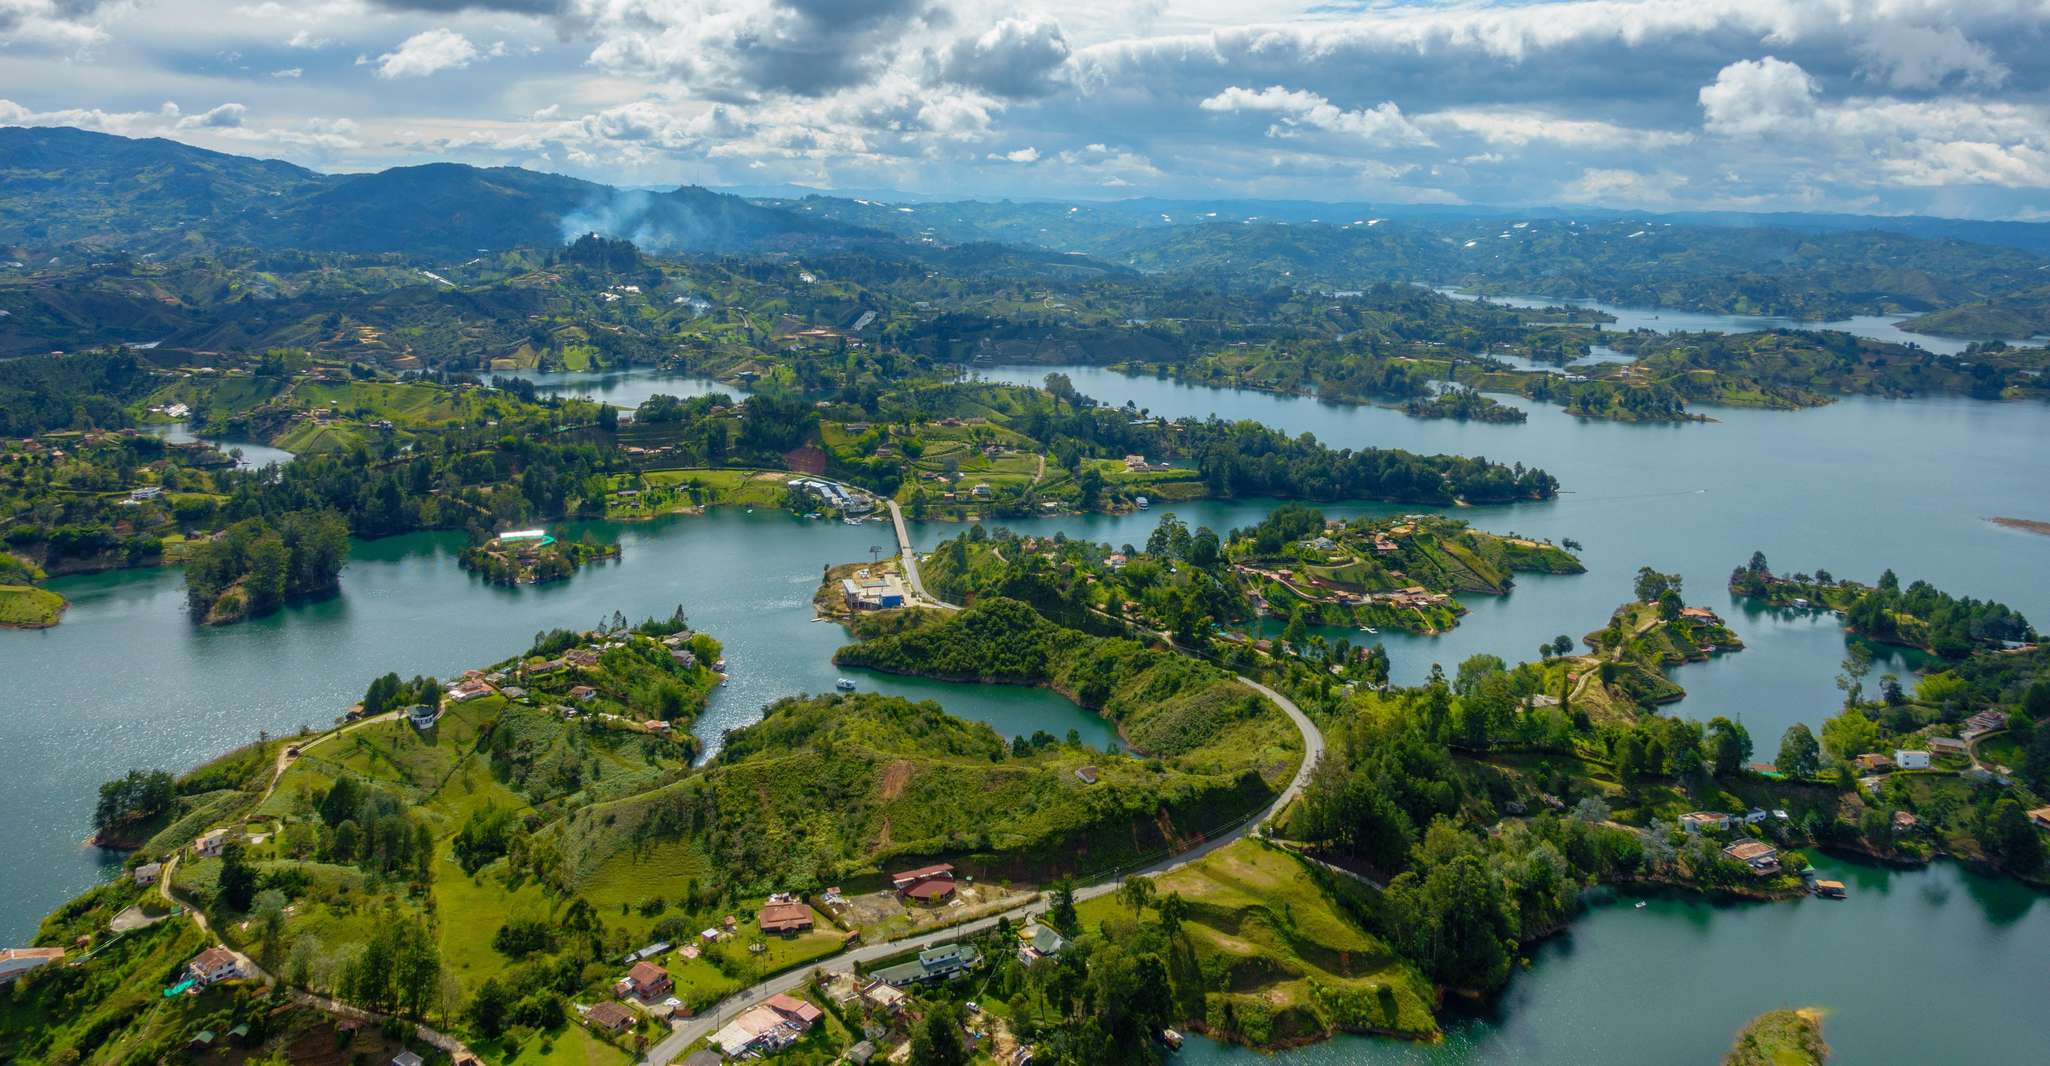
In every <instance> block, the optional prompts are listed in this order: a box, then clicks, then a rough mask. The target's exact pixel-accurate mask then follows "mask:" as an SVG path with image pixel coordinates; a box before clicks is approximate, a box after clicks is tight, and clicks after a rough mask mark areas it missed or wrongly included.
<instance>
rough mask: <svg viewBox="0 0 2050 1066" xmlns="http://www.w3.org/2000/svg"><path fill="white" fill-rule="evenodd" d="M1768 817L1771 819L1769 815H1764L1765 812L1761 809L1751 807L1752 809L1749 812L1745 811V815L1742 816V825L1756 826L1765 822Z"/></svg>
mask: <svg viewBox="0 0 2050 1066" xmlns="http://www.w3.org/2000/svg"><path fill="white" fill-rule="evenodd" d="M1770 817H1772V816H1771V815H1769V814H1767V813H1765V811H1764V810H1762V809H1760V808H1757V807H1753V808H1752V809H1751V810H1749V811H1746V812H1745V814H1744V824H1745V825H1757V824H1758V823H1760V822H1762V821H1765V820H1766V819H1767V818H1770Z"/></svg>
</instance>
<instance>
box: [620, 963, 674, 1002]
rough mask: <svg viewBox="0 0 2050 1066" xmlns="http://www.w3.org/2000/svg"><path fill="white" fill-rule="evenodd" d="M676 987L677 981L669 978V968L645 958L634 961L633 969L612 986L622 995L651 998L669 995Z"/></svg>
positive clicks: (643, 998)
mask: <svg viewBox="0 0 2050 1066" xmlns="http://www.w3.org/2000/svg"><path fill="white" fill-rule="evenodd" d="M675 987H676V982H674V981H672V980H670V979H669V971H668V970H665V969H663V968H662V967H660V966H657V965H655V964H654V963H652V962H649V961H647V960H646V959H643V960H641V961H640V962H637V963H634V964H633V969H631V970H628V971H627V972H626V976H625V977H622V978H620V979H619V983H618V984H616V985H613V986H612V990H613V991H614V992H616V993H618V994H619V995H621V996H632V997H634V998H636V999H640V1000H651V999H660V998H661V997H663V996H666V995H668V994H669V991H670V990H671V989H673V988H675Z"/></svg>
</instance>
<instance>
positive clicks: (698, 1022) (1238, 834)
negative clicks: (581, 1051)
mask: <svg viewBox="0 0 2050 1066" xmlns="http://www.w3.org/2000/svg"><path fill="white" fill-rule="evenodd" d="M890 511H891V516H892V517H893V518H895V519H896V521H897V538H898V543H899V545H900V546H902V547H903V548H904V556H905V560H906V561H907V562H910V561H911V560H912V556H911V551H910V547H909V538H908V537H906V536H905V534H904V520H903V517H902V516H901V515H899V514H898V513H897V505H896V504H895V503H892V504H891V505H890ZM914 565H915V564H914ZM916 573H917V571H916V570H912V569H909V568H907V570H906V574H907V576H908V579H909V580H910V581H911V582H916V580H917V578H916ZM913 591H914V592H917V593H918V594H919V595H920V596H921V597H924V590H923V589H922V588H919V587H918V586H917V585H916V584H913ZM924 598H926V599H928V600H929V599H930V597H924ZM931 602H933V603H936V604H938V605H939V606H941V607H944V608H946V609H948V610H953V609H955V608H954V606H953V605H952V604H947V603H940V602H939V601H937V600H933V601H931ZM1238 680H1239V682H1240V683H1241V684H1243V685H1245V686H1246V687H1247V688H1250V689H1252V690H1253V691H1255V692H1257V693H1259V694H1260V695H1262V696H1265V697H1267V698H1268V699H1269V700H1272V701H1273V702H1274V705H1275V706H1276V707H1279V708H1281V711H1282V713H1283V714H1286V715H1287V716H1288V720H1289V721H1290V722H1292V723H1294V724H1295V727H1296V730H1297V731H1298V732H1300V733H1301V734H1302V737H1303V761H1302V764H1301V765H1299V766H1297V767H1296V772H1295V777H1294V778H1292V779H1291V780H1290V781H1289V783H1288V787H1287V788H1284V789H1282V790H1281V792H1280V794H1279V795H1277V796H1275V797H1274V802H1272V803H1270V804H1268V805H1267V807H1266V809H1264V810H1262V811H1261V812H1260V813H1259V814H1257V815H1255V816H1253V817H1251V818H1248V819H1246V820H1244V821H1242V822H1240V823H1239V824H1238V825H1237V826H1236V827H1234V828H1232V829H1231V830H1230V831H1228V832H1226V833H1223V834H1221V835H1219V836H1216V837H1212V838H1210V839H1207V840H1205V841H1203V842H1202V843H1200V844H1198V845H1196V846H1195V847H1192V848H1190V849H1188V850H1187V851H1182V852H1178V853H1176V854H1174V855H1170V856H1168V857H1167V858H1165V859H1161V860H1160V861H1158V862H1154V863H1151V864H1149V865H1146V866H1142V867H1139V868H1138V869H1135V870H1129V871H1124V872H1123V873H1122V874H1121V876H1120V877H1115V878H1112V879H1110V880H1107V881H1099V882H1097V883H1095V884H1092V885H1088V886H1085V887H1082V888H1078V889H1076V890H1075V899H1076V900H1077V901H1081V900H1085V899H1094V898H1095V897H1097V896H1101V895H1104V894H1106V893H1110V892H1114V891H1116V890H1117V887H1118V884H1119V883H1120V881H1121V880H1122V879H1123V878H1124V877H1133V876H1138V877H1151V876H1153V875H1155V874H1163V873H1166V872H1168V871H1170V870H1174V869H1177V868H1179V867H1182V866H1186V865H1188V864H1189V863H1192V862H1195V861H1196V860H1198V859H1200V858H1202V857H1203V856H1205V855H1208V854H1210V853H1211V852H1213V851H1216V850H1217V849H1219V848H1221V847H1224V846H1225V845H1227V844H1230V843H1232V842H1234V841H1237V840H1240V839H1243V838H1244V837H1246V836H1249V835H1251V834H1253V833H1256V832H1258V831H1259V827H1260V826H1261V825H1262V824H1264V823H1265V822H1266V821H1267V820H1268V819H1270V818H1273V817H1274V816H1275V815H1277V814H1279V813H1281V811H1282V809H1283V808H1285V807H1287V806H1288V805H1289V804H1290V803H1291V802H1293V801H1294V800H1295V798H1296V797H1297V796H1300V795H1302V792H1303V788H1304V787H1305V786H1307V785H1308V784H1309V783H1310V773H1311V772H1312V771H1313V770H1314V769H1316V766H1317V761H1318V760H1319V759H1321V758H1323V756H1324V734H1323V733H1322V732H1320V731H1319V730H1318V729H1317V726H1316V723H1314V722H1312V721H1310V718H1309V716H1308V715H1306V714H1304V713H1303V711H1302V708H1300V707H1297V706H1296V705H1295V701H1294V700H1291V699H1289V698H1288V697H1287V696H1284V695H1282V694H1281V693H1279V692H1276V691H1274V690H1273V689H1271V688H1268V687H1267V686H1265V685H1263V684H1261V683H1259V682H1258V681H1254V680H1253V679H1251V678H1248V677H1240V678H1239V679H1238ZM1033 913H1044V907H1043V905H1042V904H1041V903H1039V902H1038V901H1033V902H1028V903H1022V904H1019V905H1018V906H1016V907H1012V908H1010V909H1009V910H1005V911H1000V912H998V913H996V914H991V915H988V916H986V917H982V918H977V919H975V920H974V921H972V922H964V923H962V924H960V925H956V926H949V927H948V928H945V929H938V930H934V931H932V932H930V933H922V934H920V935H918V936H913V937H905V938H904V939H901V940H890V941H885V942H883V943H880V944H865V945H863V946H861V947H859V948H856V949H854V950H853V951H849V952H846V953H844V954H841V955H836V956H834V957H832V958H831V959H828V960H824V961H822V962H820V963H818V964H817V965H815V966H800V967H798V968H796V969H793V970H786V971H784V972H783V973H780V974H777V975H775V976H773V977H770V978H768V979H766V980H763V981H760V982H757V983H755V984H754V985H751V986H749V987H747V988H744V989H742V990H740V991H739V992H736V993H734V994H732V995H730V996H727V997H726V998H725V999H722V1000H720V1001H719V1002H718V1003H715V1004H713V1005H712V1007H711V1009H710V1010H707V1011H706V1012H705V1013H703V1014H700V1015H698V1016H697V1017H695V1018H691V1019H689V1020H688V1021H684V1022H681V1023H677V1024H676V1025H675V1026H674V1027H673V1028H672V1029H671V1031H670V1034H669V1035H668V1036H667V1037H665V1038H664V1039H663V1040H662V1041H661V1042H660V1043H658V1044H656V1045H655V1046H653V1047H651V1048H649V1049H648V1054H647V1057H646V1058H645V1059H644V1060H642V1061H643V1062H644V1064H645V1066H670V1063H672V1062H675V1061H676V1060H677V1059H679V1058H681V1057H682V1055H683V1051H684V1049H685V1048H688V1047H690V1046H691V1045H692V1044H694V1043H697V1042H698V1041H699V1040H701V1039H703V1038H705V1037H707V1036H710V1035H711V1034H712V1033H714V1032H716V1031H717V1030H718V1029H719V1027H720V1026H722V1025H724V1024H725V1023H726V1022H727V1021H729V1020H731V1019H732V1018H733V1017H734V1016H735V1015H737V1014H738V1013H739V1012H740V1011H741V1010H743V1009H745V1008H747V1007H749V1006H752V1005H753V1004H755V1003H757V1002H760V1001H761V1000H763V999H767V998H768V997H770V996H773V995H775V994H776V993H778V992H789V991H791V990H793V989H795V988H797V987H799V986H801V985H803V984H804V983H805V982H806V981H807V980H809V978H810V976H811V974H812V973H813V972H814V971H821V970H822V971H825V972H827V973H852V972H853V971H854V967H855V964H857V963H862V962H874V961H876V960H878V959H884V958H888V957H890V956H892V955H898V954H902V953H904V952H907V951H913V950H923V949H925V948H928V947H932V946H933V945H935V944H941V943H946V942H950V941H954V940H960V939H962V938H964V937H967V936H971V935H973V934H976V933H980V932H982V931H984V930H986V929H989V928H991V927H993V926H995V925H996V924H997V921H998V919H1001V918H1012V919H1017V918H1022V917H1026V916H1028V915H1030V914H1033Z"/></svg>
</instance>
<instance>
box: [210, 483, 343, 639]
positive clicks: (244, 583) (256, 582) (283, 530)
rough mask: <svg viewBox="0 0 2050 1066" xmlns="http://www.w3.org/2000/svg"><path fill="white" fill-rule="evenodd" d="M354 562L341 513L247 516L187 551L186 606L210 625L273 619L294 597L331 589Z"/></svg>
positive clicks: (318, 512) (307, 512)
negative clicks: (350, 561)
mask: <svg viewBox="0 0 2050 1066" xmlns="http://www.w3.org/2000/svg"><path fill="white" fill-rule="evenodd" d="M348 559H349V527H348V525H347V524H346V523H345V522H344V521H343V520H342V518H341V516H340V515H339V514H337V513H336V512H334V511H327V510H306V511H287V512H285V513H283V514H280V515H278V516H277V517H276V518H275V519H270V518H262V517H257V518H245V519H243V520H242V521H240V522H237V523H235V524H234V525H231V526H229V527H228V528H227V529H226V530H224V531H222V535H221V536H220V537H219V538H215V539H206V540H200V541H196V542H194V543H193V544H192V545H191V546H190V547H189V548H187V550H186V554H185V595H186V600H187V602H188V603H189V604H190V606H191V608H192V613H193V615H194V616H195V617H197V618H201V619H205V620H208V621H232V620H235V619H239V618H246V617H251V616H255V615H261V614H266V613H269V612H271V611H274V610H276V609H278V608H279V607H281V606H283V605H284V603H285V601H286V600H287V599H288V598H296V597H300V596H312V595H317V594H320V593H323V592H329V591H332V590H333V589H334V587H335V583H336V579H337V578H338V577H339V576H340V574H341V572H342V567H343V565H344V564H346V563H347V562H348Z"/></svg>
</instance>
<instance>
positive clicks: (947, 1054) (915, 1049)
mask: <svg viewBox="0 0 2050 1066" xmlns="http://www.w3.org/2000/svg"><path fill="white" fill-rule="evenodd" d="M954 1011H955V1008H954V1005H953V1004H951V1003H942V1004H939V1005H937V1006H935V1007H933V1008H932V1009H931V1010H930V1011H928V1012H927V1013H926V1016H925V1022H924V1024H922V1025H920V1026H919V1027H918V1030H917V1031H916V1032H914V1033H912V1034H911V1066H967V1063H968V1047H967V1045H966V1044H964V1043H963V1042H962V1040H961V1018H960V1015H958V1014H956V1013H955V1012H954Z"/></svg>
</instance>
